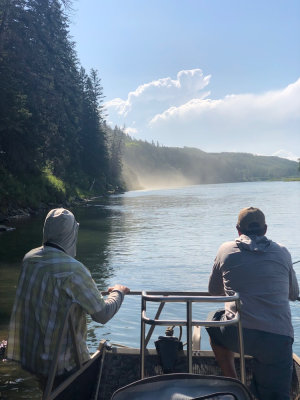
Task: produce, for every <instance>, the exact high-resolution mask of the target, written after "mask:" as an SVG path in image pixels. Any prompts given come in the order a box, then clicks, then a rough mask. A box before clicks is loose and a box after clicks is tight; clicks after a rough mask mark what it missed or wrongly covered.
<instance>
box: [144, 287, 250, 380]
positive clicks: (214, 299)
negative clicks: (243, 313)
mask: <svg viewBox="0 0 300 400" xmlns="http://www.w3.org/2000/svg"><path fill="white" fill-rule="evenodd" d="M170 293H171V294H172V295H170ZM170 293H169V294H168V292H166V293H165V294H164V295H160V296H157V295H154V296H153V295H148V294H147V292H145V291H143V292H142V310H141V359H140V368H141V379H143V378H144V376H145V352H146V346H147V343H148V341H149V339H150V336H151V334H152V332H153V329H154V327H155V326H156V325H159V326H169V325H175V326H186V329H187V331H186V336H187V360H188V372H189V373H192V372H193V371H192V356H193V351H192V327H193V326H207V327H214V326H224V325H237V326H238V336H239V352H240V369H241V381H242V383H243V384H245V383H246V374H245V357H244V343H243V331H242V325H241V318H240V309H241V304H240V298H239V295H238V293H236V294H235V295H234V296H210V295H209V294H208V293H205V294H206V295H204V296H203V295H201V296H199V295H198V293H196V294H195V295H193V294H191V293H189V294H188V295H184V294H182V293H180V295H178V294H177V295H176V292H170ZM233 301H234V302H235V305H236V311H237V312H236V315H235V317H234V318H233V319H231V320H227V321H199V320H193V319H192V304H193V303H210V302H211V303H227V302H233ZM147 302H157V303H160V306H159V309H158V311H157V313H156V316H155V318H154V319H150V318H148V317H147V316H146V304H147ZM165 303H186V319H185V320H159V319H158V318H159V315H160V313H161V311H162V308H163V306H164V304H165ZM146 324H147V325H151V328H150V330H149V333H148V335H147V338H145V333H146Z"/></svg>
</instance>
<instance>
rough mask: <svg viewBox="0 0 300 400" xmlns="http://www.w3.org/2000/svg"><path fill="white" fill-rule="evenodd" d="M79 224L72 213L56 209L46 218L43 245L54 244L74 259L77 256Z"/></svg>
mask: <svg viewBox="0 0 300 400" xmlns="http://www.w3.org/2000/svg"><path fill="white" fill-rule="evenodd" d="M78 227H79V224H78V223H77V222H76V220H75V217H74V215H73V214H72V213H71V211H69V210H66V209H64V208H55V209H53V210H51V211H49V213H48V214H47V216H46V219H45V223H44V230H43V244H45V243H52V244H55V245H57V246H59V247H61V248H62V249H63V250H64V251H65V252H66V253H67V254H69V255H70V256H72V257H75V256H76V243H77V235H78Z"/></svg>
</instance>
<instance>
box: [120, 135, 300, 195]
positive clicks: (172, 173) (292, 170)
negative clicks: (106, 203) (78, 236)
mask: <svg viewBox="0 0 300 400" xmlns="http://www.w3.org/2000/svg"><path fill="white" fill-rule="evenodd" d="M123 177H124V181H125V184H126V186H127V188H128V189H129V190H134V189H143V188H144V189H145V188H159V187H175V186H184V185H193V184H203V183H222V182H247V181H258V180H277V179H284V178H292V177H299V172H298V163H297V162H295V161H290V160H287V159H284V158H279V157H267V156H256V155H253V154H248V153H206V152H204V151H202V150H199V149H196V148H190V147H183V148H178V147H162V146H159V145H155V144H154V143H152V144H151V143H148V142H144V141H141V140H135V139H132V138H130V137H126V139H125V146H124V151H123Z"/></svg>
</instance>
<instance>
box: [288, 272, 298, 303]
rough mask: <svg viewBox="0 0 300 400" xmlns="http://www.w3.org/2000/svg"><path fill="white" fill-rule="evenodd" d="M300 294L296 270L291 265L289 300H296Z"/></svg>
mask: <svg viewBox="0 0 300 400" xmlns="http://www.w3.org/2000/svg"><path fill="white" fill-rule="evenodd" d="M298 296H299V285H298V281H297V277H296V273H295V270H294V268H293V266H291V269H290V274H289V300H292V301H295V300H297V298H298Z"/></svg>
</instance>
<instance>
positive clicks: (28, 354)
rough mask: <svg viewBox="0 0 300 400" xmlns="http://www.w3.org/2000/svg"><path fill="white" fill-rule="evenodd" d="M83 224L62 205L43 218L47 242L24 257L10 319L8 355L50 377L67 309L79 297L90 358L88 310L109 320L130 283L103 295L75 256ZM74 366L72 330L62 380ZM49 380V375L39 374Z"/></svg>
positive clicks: (81, 336)
mask: <svg viewBox="0 0 300 400" xmlns="http://www.w3.org/2000/svg"><path fill="white" fill-rule="evenodd" d="M78 227H79V224H78V223H77V222H76V220H75V217H74V215H73V214H72V213H71V212H70V211H68V210H66V209H64V208H57V209H53V210H51V211H50V212H49V213H48V215H47V217H46V219H45V224H44V231H43V245H42V246H41V247H39V248H37V249H33V250H31V251H30V252H29V253H27V254H26V255H25V257H24V259H23V263H22V269H21V274H20V278H19V282H18V287H17V292H16V298H15V303H14V306H13V311H12V315H11V320H10V327H9V336H8V348H7V358H9V359H11V360H15V361H18V362H20V363H21V365H22V367H23V368H24V369H26V370H28V371H30V372H32V373H34V374H36V375H38V376H39V377H42V378H43V377H44V378H46V377H47V375H48V373H49V370H50V365H51V361H52V359H53V354H54V351H55V346H56V342H57V339H58V333H59V327H60V326H61V325H62V324H63V323H64V318H65V314H66V310H68V309H69V307H70V305H71V304H72V303H74V302H75V303H77V304H78V307H77V309H76V312H75V318H74V319H75V330H76V337H77V340H78V347H79V352H80V355H81V358H82V362H86V361H88V360H89V358H90V354H89V351H88V348H87V345H86V335H87V323H86V314H89V315H91V317H92V319H93V320H94V321H96V322H99V323H102V324H105V323H106V322H107V321H109V320H110V319H111V318H112V317H113V316H114V315H115V314H116V312H117V311H118V310H119V308H120V306H121V304H122V302H123V299H124V295H125V294H127V293H129V291H130V290H129V289H128V288H127V287H126V286H123V285H115V286H114V287H111V288H109V289H108V291H109V296H108V297H107V299H106V300H104V299H103V297H102V295H101V293H100V292H99V291H98V289H97V286H96V284H95V282H94V280H93V279H92V277H91V274H90V272H89V271H88V269H87V268H86V267H85V266H84V265H83V264H82V263H80V262H79V261H77V260H76V259H75V258H74V257H75V256H76V243H77V234H78ZM75 366H76V363H75V358H74V353H73V345H72V340H71V335H70V332H68V334H67V338H66V341H65V342H64V343H63V346H62V350H61V354H60V357H59V363H58V368H57V378H58V379H57V381H59V382H61V381H63V380H64V378H65V377H67V376H68V375H69V374H70V371H72V370H73V369H74V367H75ZM41 381H42V382H45V379H42V380H41Z"/></svg>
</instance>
